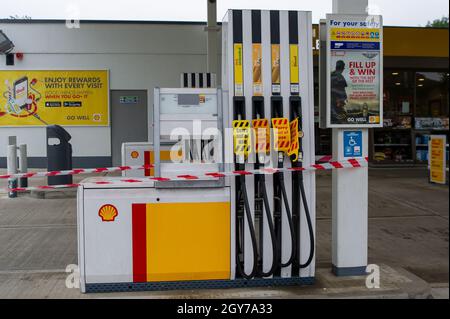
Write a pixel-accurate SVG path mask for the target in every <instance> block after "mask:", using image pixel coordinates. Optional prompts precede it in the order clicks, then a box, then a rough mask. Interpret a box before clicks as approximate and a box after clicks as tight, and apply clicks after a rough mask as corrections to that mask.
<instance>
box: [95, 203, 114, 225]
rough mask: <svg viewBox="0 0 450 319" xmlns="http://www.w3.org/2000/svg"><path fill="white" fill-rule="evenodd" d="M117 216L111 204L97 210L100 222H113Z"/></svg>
mask: <svg viewBox="0 0 450 319" xmlns="http://www.w3.org/2000/svg"><path fill="white" fill-rule="evenodd" d="M117 215H119V212H118V210H117V208H115V207H114V206H113V205H111V204H106V205H103V206H102V207H100V209H99V210H98V216H100V217H101V218H102V222H113V221H114V220H115V219H116V216H117Z"/></svg>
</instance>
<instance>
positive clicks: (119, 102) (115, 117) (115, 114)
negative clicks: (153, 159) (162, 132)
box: [111, 90, 148, 166]
mask: <svg viewBox="0 0 450 319" xmlns="http://www.w3.org/2000/svg"><path fill="white" fill-rule="evenodd" d="M147 131H148V126H147V91H146V90H111V154H112V164H113V166H118V165H121V148H122V143H124V142H146V141H147V133H148V132H147Z"/></svg>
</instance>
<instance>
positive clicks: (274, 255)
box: [259, 175, 278, 277]
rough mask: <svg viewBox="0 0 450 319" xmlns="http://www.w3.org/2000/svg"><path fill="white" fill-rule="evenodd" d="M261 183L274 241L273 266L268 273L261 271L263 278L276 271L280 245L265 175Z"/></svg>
mask: <svg viewBox="0 0 450 319" xmlns="http://www.w3.org/2000/svg"><path fill="white" fill-rule="evenodd" d="M259 182H260V183H261V189H262V193H263V202H264V208H265V209H264V210H265V212H266V218H267V223H268V226H269V232H270V239H271V241H272V266H271V268H270V270H269V271H268V272H264V270H261V272H260V276H261V277H269V276H272V275H273V273H274V272H275V270H276V269H277V266H278V265H277V259H278V244H277V239H276V234H275V226H274V224H273V220H272V214H271V213H270V205H269V197H268V196H267V190H266V183H265V179H264V175H261V176H260V179H259Z"/></svg>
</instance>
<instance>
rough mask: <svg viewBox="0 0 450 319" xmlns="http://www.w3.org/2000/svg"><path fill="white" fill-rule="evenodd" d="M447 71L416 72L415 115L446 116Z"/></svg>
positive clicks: (447, 104)
mask: <svg viewBox="0 0 450 319" xmlns="http://www.w3.org/2000/svg"><path fill="white" fill-rule="evenodd" d="M448 78H449V75H448V73H447V72H416V74H415V84H416V111H415V116H416V117H448V107H449V103H448Z"/></svg>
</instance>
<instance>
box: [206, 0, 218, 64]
mask: <svg viewBox="0 0 450 319" xmlns="http://www.w3.org/2000/svg"><path fill="white" fill-rule="evenodd" d="M206 3H207V10H208V22H207V26H206V28H205V31H206V32H207V46H208V48H207V71H208V72H210V73H217V60H218V58H217V31H218V30H219V28H218V26H217V1H216V0H206Z"/></svg>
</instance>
